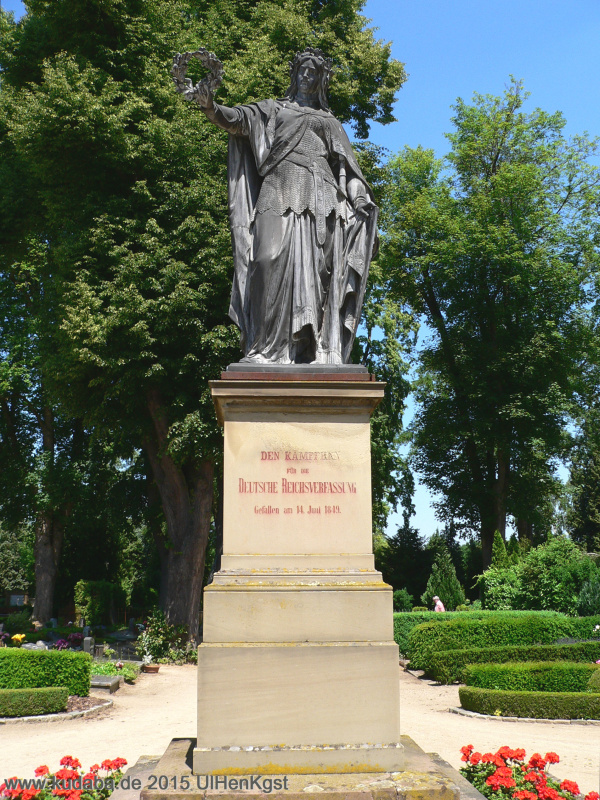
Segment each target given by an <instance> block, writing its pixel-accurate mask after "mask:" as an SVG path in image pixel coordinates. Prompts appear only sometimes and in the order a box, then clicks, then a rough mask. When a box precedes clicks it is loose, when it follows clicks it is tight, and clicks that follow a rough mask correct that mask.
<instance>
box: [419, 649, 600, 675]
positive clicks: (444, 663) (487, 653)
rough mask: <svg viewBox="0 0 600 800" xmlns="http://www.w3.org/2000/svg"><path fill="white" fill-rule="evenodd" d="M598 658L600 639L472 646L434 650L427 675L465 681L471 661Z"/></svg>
mask: <svg viewBox="0 0 600 800" xmlns="http://www.w3.org/2000/svg"><path fill="white" fill-rule="evenodd" d="M598 660H600V642H580V643H577V644H540V645H531V644H526V645H519V644H517V645H509V646H505V647H472V648H469V649H465V650H446V651H441V652H440V653H434V654H433V656H432V657H431V659H430V664H429V669H428V674H429V675H430V676H431V677H432V678H433V679H434V680H436V681H439V682H440V683H446V684H448V683H454V682H455V681H459V682H461V683H464V673H465V667H466V666H468V665H469V664H504V663H506V662H507V661H519V662H524V661H571V662H584V663H588V664H591V663H594V662H596V661H598Z"/></svg>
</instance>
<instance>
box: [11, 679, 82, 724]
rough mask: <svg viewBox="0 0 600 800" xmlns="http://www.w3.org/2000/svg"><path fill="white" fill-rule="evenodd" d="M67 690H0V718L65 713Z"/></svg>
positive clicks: (49, 688) (50, 688)
mask: <svg viewBox="0 0 600 800" xmlns="http://www.w3.org/2000/svg"><path fill="white" fill-rule="evenodd" d="M68 701H69V690H68V689H65V688H64V687H57V686H48V687H44V688H43V689H0V717H33V716H38V715H39V714H55V713H57V712H59V711H65V710H66V708H67V703H68Z"/></svg>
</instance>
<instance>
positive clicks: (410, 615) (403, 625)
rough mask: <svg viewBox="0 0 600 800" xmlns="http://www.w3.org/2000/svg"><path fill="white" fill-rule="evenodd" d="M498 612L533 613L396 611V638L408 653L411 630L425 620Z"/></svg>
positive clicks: (519, 614) (440, 621)
mask: <svg viewBox="0 0 600 800" xmlns="http://www.w3.org/2000/svg"><path fill="white" fill-rule="evenodd" d="M498 613H502V614H503V615H504V616H507V617H522V616H523V614H531V613H532V612H531V611H502V612H498V611H487V610H482V609H473V608H470V609H469V610H468V611H446V612H445V613H443V614H441V613H439V612H436V611H426V610H424V611H406V612H396V613H395V614H394V639H395V641H396V644H397V645H398V647H399V649H400V652H401V653H402V655H406V654H407V653H408V640H409V635H410V632H411V631H412V630H413V628H416V627H417V625H422V624H423V623H424V622H435V623H436V625H438V624H441V625H445V624H446V623H447V622H448V621H449V620H452V619H457V618H459V619H465V618H468V619H470V620H475V619H483V618H485V617H489V616H492V615H494V616H497V615H498ZM535 613H537V614H543V615H546V616H547V615H554V612H553V611H537V612H535Z"/></svg>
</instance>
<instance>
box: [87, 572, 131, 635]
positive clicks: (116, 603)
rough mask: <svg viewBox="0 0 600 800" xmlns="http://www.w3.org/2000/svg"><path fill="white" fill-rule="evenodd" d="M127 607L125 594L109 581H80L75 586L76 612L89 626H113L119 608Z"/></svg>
mask: <svg viewBox="0 0 600 800" xmlns="http://www.w3.org/2000/svg"><path fill="white" fill-rule="evenodd" d="M124 606H125V593H124V592H123V589H122V588H121V587H120V586H119V585H118V584H116V583H109V581H78V583H76V584H75V610H76V613H77V616H81V617H83V618H84V620H85V621H86V623H87V624H88V625H108V624H113V623H114V620H115V613H116V611H117V608H119V607H124Z"/></svg>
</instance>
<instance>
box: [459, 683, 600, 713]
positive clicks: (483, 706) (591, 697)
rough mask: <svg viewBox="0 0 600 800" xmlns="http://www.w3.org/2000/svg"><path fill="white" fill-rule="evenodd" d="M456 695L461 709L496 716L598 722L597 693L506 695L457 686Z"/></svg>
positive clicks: (496, 690) (508, 693) (599, 705)
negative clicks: (458, 687)
mask: <svg viewBox="0 0 600 800" xmlns="http://www.w3.org/2000/svg"><path fill="white" fill-rule="evenodd" d="M458 694H459V697H460V702H461V705H462V707H463V708H465V709H467V710H468V711H476V712H477V713H479V714H490V715H492V716H496V717H532V718H534V719H600V693H598V694H591V693H590V692H508V691H503V690H501V689H477V688H475V687H474V686H461V687H460V689H459V690H458Z"/></svg>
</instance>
